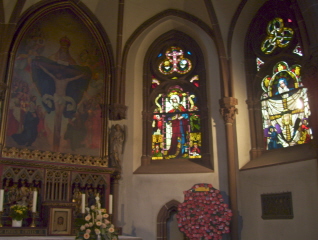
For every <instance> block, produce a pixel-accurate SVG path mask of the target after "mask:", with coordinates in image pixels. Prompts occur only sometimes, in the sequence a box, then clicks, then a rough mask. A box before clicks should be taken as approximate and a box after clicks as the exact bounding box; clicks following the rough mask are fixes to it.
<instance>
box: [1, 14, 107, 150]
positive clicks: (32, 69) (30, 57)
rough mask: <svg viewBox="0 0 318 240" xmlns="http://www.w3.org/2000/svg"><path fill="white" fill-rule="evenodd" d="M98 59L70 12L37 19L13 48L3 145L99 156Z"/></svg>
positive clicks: (93, 42)
mask: <svg viewBox="0 0 318 240" xmlns="http://www.w3.org/2000/svg"><path fill="white" fill-rule="evenodd" d="M104 65H105V64H104V62H103V56H102V53H101V49H100V47H99V45H98V42H97V40H96V39H95V38H94V34H92V32H91V31H90V30H89V28H88V27H87V25H85V24H84V23H83V21H82V20H81V19H80V18H79V17H77V16H76V15H75V14H74V13H73V12H72V11H71V10H70V9H67V8H66V9H59V10H55V11H51V12H49V13H48V14H46V15H44V16H41V17H40V18H38V19H37V20H36V21H35V22H34V23H33V24H32V25H31V26H30V27H29V28H28V30H27V31H26V32H25V34H24V35H23V37H22V39H21V41H20V42H19V46H18V47H17V51H16V56H15V61H14V67H13V72H12V81H11V96H10V102H9V107H8V118H7V130H6V146H7V147H17V148H28V149H37V150H40V151H54V152H61V153H70V154H81V155H92V156H98V155H99V154H100V148H101V132H102V118H101V109H100V103H101V102H102V98H103V97H104V92H105V91H104V85H105V82H104V79H105V75H106V73H105V71H106V70H105V68H104Z"/></svg>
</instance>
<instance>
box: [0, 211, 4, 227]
mask: <svg viewBox="0 0 318 240" xmlns="http://www.w3.org/2000/svg"><path fill="white" fill-rule="evenodd" d="M2 213H3V212H2V211H0V227H3V225H2Z"/></svg>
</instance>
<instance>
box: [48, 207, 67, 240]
mask: <svg viewBox="0 0 318 240" xmlns="http://www.w3.org/2000/svg"><path fill="white" fill-rule="evenodd" d="M71 231H72V209H71V208H54V207H52V208H51V209H50V223H49V235H71Z"/></svg>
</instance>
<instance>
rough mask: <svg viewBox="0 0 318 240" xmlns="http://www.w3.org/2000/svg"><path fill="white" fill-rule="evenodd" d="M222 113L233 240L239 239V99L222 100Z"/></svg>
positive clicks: (225, 98) (227, 98) (228, 98)
mask: <svg viewBox="0 0 318 240" xmlns="http://www.w3.org/2000/svg"><path fill="white" fill-rule="evenodd" d="M219 103H220V107H221V108H220V113H221V114H222V116H223V119H224V122H225V131H226V143H227V144H226V145H227V161H228V179H229V198H230V208H231V210H232V211H233V218H232V222H231V226H230V228H231V233H230V234H231V239H232V240H236V239H239V232H238V226H239V224H238V220H239V214H238V202H237V201H238V199H237V186H238V184H237V171H238V167H237V159H236V158H235V149H236V145H235V132H234V130H235V128H234V124H235V117H236V114H237V108H236V107H235V106H236V105H237V99H236V98H233V97H224V98H222V99H220V101H219Z"/></svg>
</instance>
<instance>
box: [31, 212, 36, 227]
mask: <svg viewBox="0 0 318 240" xmlns="http://www.w3.org/2000/svg"><path fill="white" fill-rule="evenodd" d="M35 214H36V213H35V212H33V213H32V223H31V225H30V227H36V225H35V221H34V219H35Z"/></svg>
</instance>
